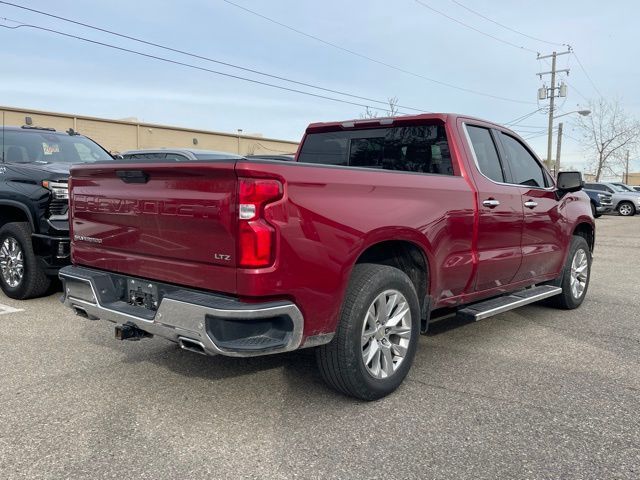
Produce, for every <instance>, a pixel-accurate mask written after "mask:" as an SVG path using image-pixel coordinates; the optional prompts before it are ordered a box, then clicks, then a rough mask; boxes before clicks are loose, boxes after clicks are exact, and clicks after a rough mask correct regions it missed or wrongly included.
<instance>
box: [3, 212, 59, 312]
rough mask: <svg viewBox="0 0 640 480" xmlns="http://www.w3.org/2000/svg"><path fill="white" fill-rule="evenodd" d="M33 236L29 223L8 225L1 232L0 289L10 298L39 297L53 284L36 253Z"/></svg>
mask: <svg viewBox="0 0 640 480" xmlns="http://www.w3.org/2000/svg"><path fill="white" fill-rule="evenodd" d="M31 232H32V230H31V225H29V224H28V223H27V222H12V223H7V224H5V225H4V226H3V227H2V228H0V287H2V291H3V292H4V293H5V295H6V296H7V297H11V298H15V299H18V300H24V299H26V298H33V297H38V296H40V295H42V294H44V293H45V292H46V291H47V289H48V288H49V285H50V283H51V280H50V279H49V278H48V277H47V276H46V275H45V273H44V270H43V269H42V267H41V266H40V265H39V264H38V259H37V258H36V256H35V254H34V253H33V245H32V243H31Z"/></svg>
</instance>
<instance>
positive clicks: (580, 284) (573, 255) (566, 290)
mask: <svg viewBox="0 0 640 480" xmlns="http://www.w3.org/2000/svg"><path fill="white" fill-rule="evenodd" d="M590 278H591V250H590V249H589V244H588V243H587V241H586V240H585V239H584V237H580V236H578V235H575V236H574V237H573V238H572V240H571V246H570V247H569V255H568V256H567V261H566V263H565V265H564V268H563V270H562V275H561V276H560V277H559V279H558V283H556V285H558V286H559V287H560V288H562V293H560V294H559V295H556V296H554V297H551V298H549V303H550V304H551V305H552V306H554V307H557V308H563V309H566V310H571V309H574V308H578V307H579V306H580V305H581V304H582V302H583V301H584V297H585V296H586V295H587V289H588V288H589V280H590Z"/></svg>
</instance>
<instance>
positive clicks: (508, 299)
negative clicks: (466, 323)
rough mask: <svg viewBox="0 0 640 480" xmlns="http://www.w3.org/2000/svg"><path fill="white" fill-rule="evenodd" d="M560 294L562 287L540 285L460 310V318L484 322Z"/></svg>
mask: <svg viewBox="0 0 640 480" xmlns="http://www.w3.org/2000/svg"><path fill="white" fill-rule="evenodd" d="M559 293H562V289H561V288H560V287H553V286H551V285H540V286H538V287H533V288H527V289H525V290H521V291H519V292H515V293H510V294H509V295H505V296H502V297H497V298H491V299H489V300H484V301H482V302H479V303H474V304H471V305H469V306H467V307H465V308H463V309H461V310H458V316H459V317H462V318H464V319H466V320H475V321H478V320H484V319H485V318H489V317H493V316H494V315H498V314H500V313H504V312H508V311H509V310H513V309H514V308H518V307H522V306H523V305H528V304H530V303H534V302H538V301H540V300H544V299H545V298H549V297H553V296H554V295H558V294H559Z"/></svg>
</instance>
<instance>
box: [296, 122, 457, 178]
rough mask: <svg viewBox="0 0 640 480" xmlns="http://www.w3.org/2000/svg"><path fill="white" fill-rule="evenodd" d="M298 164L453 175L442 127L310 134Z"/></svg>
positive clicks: (429, 126) (425, 126) (418, 126)
mask: <svg viewBox="0 0 640 480" xmlns="http://www.w3.org/2000/svg"><path fill="white" fill-rule="evenodd" d="M298 161H300V162H305V163H318V164H324V165H340V166H345V167H346V166H351V167H361V168H374V169H380V170H395V171H404V172H416V173H435V174H442V175H453V174H454V172H453V165H452V162H451V153H450V152H449V143H448V141H447V136H446V132H445V129H444V126H442V125H417V126H411V127H390V128H375V129H367V130H351V131H340V132H325V133H311V134H309V135H307V137H306V138H305V141H304V144H303V145H302V148H301V150H300V155H299V156H298Z"/></svg>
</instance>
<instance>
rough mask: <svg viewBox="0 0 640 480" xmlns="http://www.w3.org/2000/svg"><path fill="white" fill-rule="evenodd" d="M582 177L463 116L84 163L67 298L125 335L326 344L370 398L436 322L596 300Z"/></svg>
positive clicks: (239, 350)
mask: <svg viewBox="0 0 640 480" xmlns="http://www.w3.org/2000/svg"><path fill="white" fill-rule="evenodd" d="M581 188H582V178H581V175H580V174H579V173H578V172H563V173H561V174H560V175H559V176H558V181H557V183H556V182H554V180H553V179H552V177H551V176H550V175H549V173H548V172H547V171H546V170H545V168H544V167H543V165H542V164H541V163H540V161H539V160H538V159H537V158H536V156H535V154H534V153H533V151H532V150H531V149H530V148H529V147H528V146H527V145H526V144H525V143H524V142H523V141H522V140H521V139H520V138H519V137H518V136H517V135H516V134H514V133H513V132H511V131H509V130H508V129H506V128H504V127H502V126H500V125H497V124H494V123H490V122H487V121H483V120H478V119H475V118H470V117H465V116H459V115H453V114H428V115H418V116H409V117H399V118H384V119H373V120H355V121H347V122H342V123H316V124H312V125H310V126H309V127H308V128H307V131H306V134H305V136H304V138H303V141H302V143H301V145H300V148H299V151H298V153H297V155H296V159H295V161H291V162H285V161H278V160H271V161H270V160H248V159H245V158H242V157H234V156H233V155H228V154H222V155H210V156H205V157H203V158H202V159H199V160H190V161H175V160H166V161H157V160H154V161H144V160H133V161H118V162H104V163H93V164H86V165H79V166H76V167H74V168H73V169H72V173H71V181H70V194H69V196H70V211H71V238H72V262H73V265H72V266H69V267H66V268H64V269H63V270H62V271H61V272H60V277H61V279H62V280H63V282H64V285H65V290H64V291H65V295H64V298H63V301H64V303H65V304H66V305H68V306H69V307H71V308H73V309H74V310H75V311H76V313H78V314H79V315H82V316H84V317H86V318H89V319H97V318H102V319H105V320H110V321H112V322H114V323H115V324H116V326H115V329H116V337H117V338H119V339H140V338H143V337H147V336H153V335H158V336H160V337H164V338H167V339H169V340H171V341H174V342H177V343H178V344H179V345H180V347H182V348H183V349H185V350H190V351H194V352H198V353H202V354H207V355H216V354H221V355H229V356H238V357H244V356H253V355H265V354H271V353H279V352H286V351H291V350H295V349H299V348H307V347H315V348H316V352H317V358H318V363H319V367H320V370H321V372H322V375H323V377H324V378H325V380H326V381H327V382H328V383H329V385H331V386H332V387H334V388H335V389H337V390H339V391H341V392H343V393H345V394H348V395H351V396H354V397H358V398H361V399H366V400H372V399H376V398H380V397H382V396H384V395H387V394H389V393H390V392H392V391H393V390H394V389H396V388H397V387H398V385H399V384H400V383H401V382H402V380H403V379H404V377H405V376H406V374H407V372H408V370H409V368H410V366H411V364H412V362H413V358H414V354H415V351H416V346H417V343H418V337H419V334H420V333H421V332H426V330H427V328H428V325H429V322H430V320H433V319H434V318H437V317H440V316H443V314H451V313H452V312H456V313H457V314H458V315H462V316H465V317H467V318H469V319H475V320H479V319H482V318H485V317H488V316H490V315H495V314H497V313H501V312H504V311H507V310H509V309H512V308H515V307H518V306H521V305H525V304H528V303H532V302H534V301H539V300H542V299H548V300H547V301H548V302H549V303H553V304H554V305H556V306H558V307H561V308H575V307H577V306H579V305H580V304H581V303H582V301H583V299H584V296H585V294H586V291H587V287H588V285H589V273H590V268H591V253H592V251H593V247H594V241H595V230H594V221H593V217H592V214H591V208H590V203H589V199H588V197H587V196H586V194H584V192H581V191H580V190H581Z"/></svg>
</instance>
